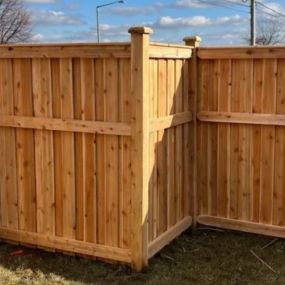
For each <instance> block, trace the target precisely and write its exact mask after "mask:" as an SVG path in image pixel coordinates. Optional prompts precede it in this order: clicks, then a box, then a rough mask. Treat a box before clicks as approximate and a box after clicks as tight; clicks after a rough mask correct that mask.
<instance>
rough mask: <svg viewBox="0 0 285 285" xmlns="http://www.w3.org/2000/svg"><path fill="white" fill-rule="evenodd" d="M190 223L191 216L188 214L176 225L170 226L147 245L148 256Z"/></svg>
mask: <svg viewBox="0 0 285 285" xmlns="http://www.w3.org/2000/svg"><path fill="white" fill-rule="evenodd" d="M191 225H192V217H190V216H188V217H186V218H184V219H183V220H182V221H180V222H178V223H177V224H176V225H174V226H173V227H171V228H170V229H169V230H168V231H166V232H165V233H163V234H162V235H160V236H159V237H158V238H156V239H155V240H154V241H152V242H151V243H150V244H149V245H148V258H151V257H153V256H154V255H155V254H156V253H158V252H159V251H160V250H161V249H162V248H163V247H165V246H166V245H168V244H169V243H170V242H171V241H173V240H174V239H175V238H177V237H178V236H180V235H181V234H182V233H183V232H185V231H186V230H187V229H188V228H190V227H191Z"/></svg>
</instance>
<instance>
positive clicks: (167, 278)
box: [0, 230, 285, 285]
mask: <svg viewBox="0 0 285 285" xmlns="http://www.w3.org/2000/svg"><path fill="white" fill-rule="evenodd" d="M271 240H272V238H268V237H262V236H256V235H250V234H241V233H234V232H214V231H209V230H205V231H203V230H200V231H197V232H196V233H195V234H193V235H192V234H191V233H190V232H188V233H186V234H185V235H183V236H182V237H181V238H179V239H178V240H176V241H175V242H173V243H172V244H171V245H170V246H168V247H167V248H166V249H165V250H163V251H162V253H161V254H159V255H158V256H156V257H155V258H154V259H152V261H151V263H150V266H149V268H148V269H146V270H145V271H144V272H143V273H140V274H138V273H134V272H132V271H131V270H130V269H129V268H127V267H123V266H114V265H106V264H103V263H101V262H96V261H91V260H87V259H83V258H79V257H71V256H63V255H61V254H52V253H46V252H43V251H39V250H32V249H24V251H23V252H22V253H21V251H20V252H19V253H20V254H19V255H14V254H15V253H17V251H18V250H19V249H22V248H21V247H17V246H12V245H7V244H4V243H2V244H0V254H1V260H0V284H5V285H12V284H13V285H14V284H21V285H22V284H23V285H24V284H29V285H31V284H37V285H47V284H62V285H89V284H108V285H112V284H116V285H117V284H124V285H128V284H164V285H168V284H191V285H192V284H193V285H207V284H216V285H234V284H236V285H249V284H250V285H255V284H256V285H261V284H262V285H266V284H276V285H279V284H280V285H281V284H285V262H284V261H285V241H283V240H278V241H277V242H274V243H273V244H272V245H270V246H269V247H267V248H265V249H262V247H263V246H264V245H266V244H268V243H269V242H270V241H271ZM250 250H253V251H254V252H255V253H256V254H257V255H258V256H259V257H260V258H262V260H264V261H265V262H266V263H268V264H269V265H270V266H271V267H272V268H274V270H276V271H277V273H273V272H272V271H270V270H269V269H268V268H267V267H266V266H264V265H263V264H262V263H261V262H260V261H258V260H257V259H256V258H255V257H254V256H253V255H252V254H251V253H250ZM13 253H14V254H13Z"/></svg>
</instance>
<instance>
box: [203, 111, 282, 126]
mask: <svg viewBox="0 0 285 285" xmlns="http://www.w3.org/2000/svg"><path fill="white" fill-rule="evenodd" d="M197 117H198V119H199V121H201V122H208V123H229V124H248V125H266V126H285V115H274V114H257V113H238V112H211V111H201V112H199V113H198V115H197Z"/></svg>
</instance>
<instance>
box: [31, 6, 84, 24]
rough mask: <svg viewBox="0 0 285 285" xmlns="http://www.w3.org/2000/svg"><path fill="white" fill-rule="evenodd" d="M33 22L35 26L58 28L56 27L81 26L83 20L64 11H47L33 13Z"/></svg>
mask: <svg viewBox="0 0 285 285" xmlns="http://www.w3.org/2000/svg"><path fill="white" fill-rule="evenodd" d="M32 22H33V23H34V24H35V25H38V26H43V25H49V26H56V25H81V24H83V21H82V20H81V18H79V17H77V16H73V15H68V14H66V13H64V12H63V11H45V10H35V11H33V12H32Z"/></svg>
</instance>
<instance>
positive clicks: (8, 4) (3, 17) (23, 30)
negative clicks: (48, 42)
mask: <svg viewBox="0 0 285 285" xmlns="http://www.w3.org/2000/svg"><path fill="white" fill-rule="evenodd" d="M30 37H31V17H30V14H29V13H28V12H27V10H26V9H25V7H24V4H23V2H22V1H21V0H0V44H7V43H11V42H12V43H15V42H25V41H27V40H28V39H29V38H30Z"/></svg>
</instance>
